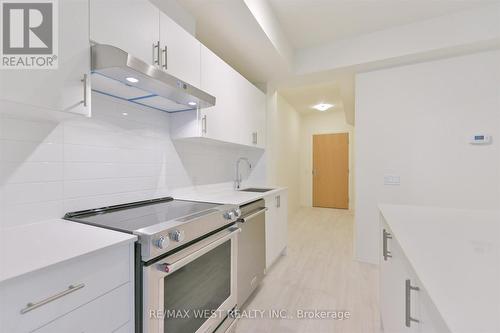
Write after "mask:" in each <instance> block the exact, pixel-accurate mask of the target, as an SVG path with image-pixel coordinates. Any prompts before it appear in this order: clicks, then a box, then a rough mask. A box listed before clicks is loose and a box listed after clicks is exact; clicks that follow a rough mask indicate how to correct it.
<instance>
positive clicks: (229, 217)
mask: <svg viewBox="0 0 500 333" xmlns="http://www.w3.org/2000/svg"><path fill="white" fill-rule="evenodd" d="M235 217H236V215H235V214H234V211H232V210H231V211H227V212H225V213H224V218H225V219H226V220H234V218H235Z"/></svg>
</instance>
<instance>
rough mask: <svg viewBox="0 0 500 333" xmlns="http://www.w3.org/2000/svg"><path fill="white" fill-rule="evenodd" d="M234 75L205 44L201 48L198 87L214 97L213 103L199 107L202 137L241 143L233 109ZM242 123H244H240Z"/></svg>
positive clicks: (236, 117)
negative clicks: (209, 105)
mask: <svg viewBox="0 0 500 333" xmlns="http://www.w3.org/2000/svg"><path fill="white" fill-rule="evenodd" d="M237 74H238V73H236V71H235V70H233V69H232V68H231V67H230V66H228V65H227V64H226V63H225V62H224V61H223V60H222V59H220V58H219V57H218V56H217V55H216V54H215V53H213V52H212V51H210V50H209V49H208V48H207V47H205V46H202V47H201V89H202V90H204V91H206V92H207V93H209V94H211V95H213V96H215V98H216V102H215V106H213V107H210V108H206V109H203V110H202V133H201V134H202V136H205V137H208V138H211V139H215V140H221V141H225V142H234V143H241V142H240V140H239V138H238V136H239V131H240V130H241V127H240V126H241V123H240V120H241V119H238V110H237V109H235V105H236V101H237V96H236V95H235V93H234V92H235V91H238V90H239V89H238V88H237V87H235V86H234V85H235V83H236V82H237V79H238V77H237ZM243 126H244V125H243Z"/></svg>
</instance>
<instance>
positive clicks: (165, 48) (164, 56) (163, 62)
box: [162, 45, 168, 70]
mask: <svg viewBox="0 0 500 333" xmlns="http://www.w3.org/2000/svg"><path fill="white" fill-rule="evenodd" d="M162 55H163V61H162V67H163V69H164V70H167V68H168V58H167V45H165V46H164V47H163V50H162Z"/></svg>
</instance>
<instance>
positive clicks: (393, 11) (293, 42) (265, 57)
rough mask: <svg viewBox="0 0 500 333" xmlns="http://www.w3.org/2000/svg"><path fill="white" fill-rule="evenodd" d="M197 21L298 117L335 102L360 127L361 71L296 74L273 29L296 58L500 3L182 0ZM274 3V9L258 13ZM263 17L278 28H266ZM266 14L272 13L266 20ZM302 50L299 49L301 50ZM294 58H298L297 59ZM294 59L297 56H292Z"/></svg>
mask: <svg viewBox="0 0 500 333" xmlns="http://www.w3.org/2000/svg"><path fill="white" fill-rule="evenodd" d="M177 1H178V3H179V4H180V5H181V6H183V7H184V8H185V9H186V10H187V11H188V12H189V13H190V14H191V15H193V16H194V18H195V19H196V36H197V38H198V39H199V40H200V41H201V42H202V43H203V44H205V45H206V46H208V47H209V48H210V49H212V50H213V51H214V52H215V53H216V54H218V55H219V56H220V57H221V58H222V59H224V60H225V61H226V62H227V63H229V64H230V65H231V66H233V67H234V68H235V69H236V70H237V71H239V72H240V73H241V74H242V75H243V76H245V77H246V78H247V79H248V80H250V81H251V82H253V83H255V84H258V86H260V87H265V84H263V83H266V82H272V84H273V86H274V87H277V88H278V90H279V92H280V93H281V94H282V95H284V97H285V98H286V99H287V100H288V101H289V102H290V104H292V105H293V106H294V107H295V108H296V109H297V110H298V111H299V112H301V113H307V112H312V111H311V110H310V109H309V106H310V105H312V104H313V103H316V102H318V101H320V100H322V101H324V102H331V103H332V102H333V103H334V104H337V105H338V107H340V106H341V105H342V109H343V111H344V112H345V114H346V119H347V120H348V122H349V123H353V122H354V71H353V69H352V68H346V69H345V72H340V73H339V72H338V71H336V70H332V71H323V72H315V71H311V72H309V73H308V74H304V75H297V74H296V73H294V68H293V66H292V68H290V67H289V65H290V63H287V62H286V61H285V59H284V58H283V57H282V55H280V54H279V52H278V50H277V48H276V46H275V45H273V42H272V41H271V39H272V38H270V36H271V35H270V32H269V31H265V30H266V28H269V27H272V28H273V29H275V30H274V31H271V33H275V32H276V29H278V30H280V31H279V32H280V33H282V34H280V35H282V36H284V38H285V42H286V44H287V45H289V47H290V48H291V49H292V53H295V56H297V54H298V50H300V52H302V51H307V50H314V46H318V45H322V44H330V43H334V42H336V41H338V40H339V39H348V38H351V37H355V36H359V35H363V34H367V33H371V32H375V31H379V30H384V29H388V28H392V27H397V26H401V25H405V24H410V23H415V22H418V21H422V20H426V19H431V18H434V17H437V16H442V15H446V14H450V13H454V12H458V11H465V10H469V9H473V8H476V7H481V6H486V5H490V4H493V3H500V0H177ZM265 1H267V4H268V6H267V7H268V8H269V9H270V12H267V13H262V12H261V13H257V15H255V14H256V13H253V12H252V8H250V7H249V6H247V4H248V3H253V4H256V5H260V6H256V7H258V8H260V9H262V8H263V7H266V6H262V5H263V3H264V2H265ZM259 14H260V15H261V16H260V18H261V19H262V18H264V19H266V20H268V21H266V23H269V20H271V21H273V23H276V24H275V25H272V24H271V25H269V24H268V25H267V26H264V25H262V24H260V23H259V22H258V21H259V19H258V17H259ZM266 15H267V16H266ZM294 51H295V52H294ZM292 58H293V54H292ZM292 60H295V61H296V59H292Z"/></svg>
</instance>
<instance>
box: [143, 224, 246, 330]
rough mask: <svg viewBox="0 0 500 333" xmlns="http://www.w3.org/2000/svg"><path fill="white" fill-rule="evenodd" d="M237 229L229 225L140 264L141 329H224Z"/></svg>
mask: <svg viewBox="0 0 500 333" xmlns="http://www.w3.org/2000/svg"><path fill="white" fill-rule="evenodd" d="M240 231H241V229H239V228H237V227H235V226H232V227H229V228H227V229H224V230H222V231H219V232H217V233H215V234H213V235H211V236H208V237H206V238H204V239H202V240H199V241H197V242H195V243H194V244H192V245H190V246H188V247H186V248H184V249H182V250H180V251H178V252H176V253H174V254H172V255H169V256H167V257H165V258H163V259H160V260H158V261H156V262H153V263H151V264H149V265H147V266H144V268H143V283H144V288H143V290H144V303H143V305H144V308H143V313H144V315H145V319H144V332H148V333H160V332H161V333H164V332H165V333H194V332H196V333H198V332H203V333H205V332H206V333H212V332H214V331H216V330H217V331H219V329H218V328H219V327H224V328H223V329H222V328H220V331H226V330H227V327H228V326H230V325H231V324H232V323H231V322H232V321H233V319H232V317H231V316H230V313H231V311H232V310H233V309H234V308H235V307H236V297H237V289H236V282H237V270H236V265H237V262H236V259H237V258H236V254H237V248H238V234H239V233H240Z"/></svg>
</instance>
